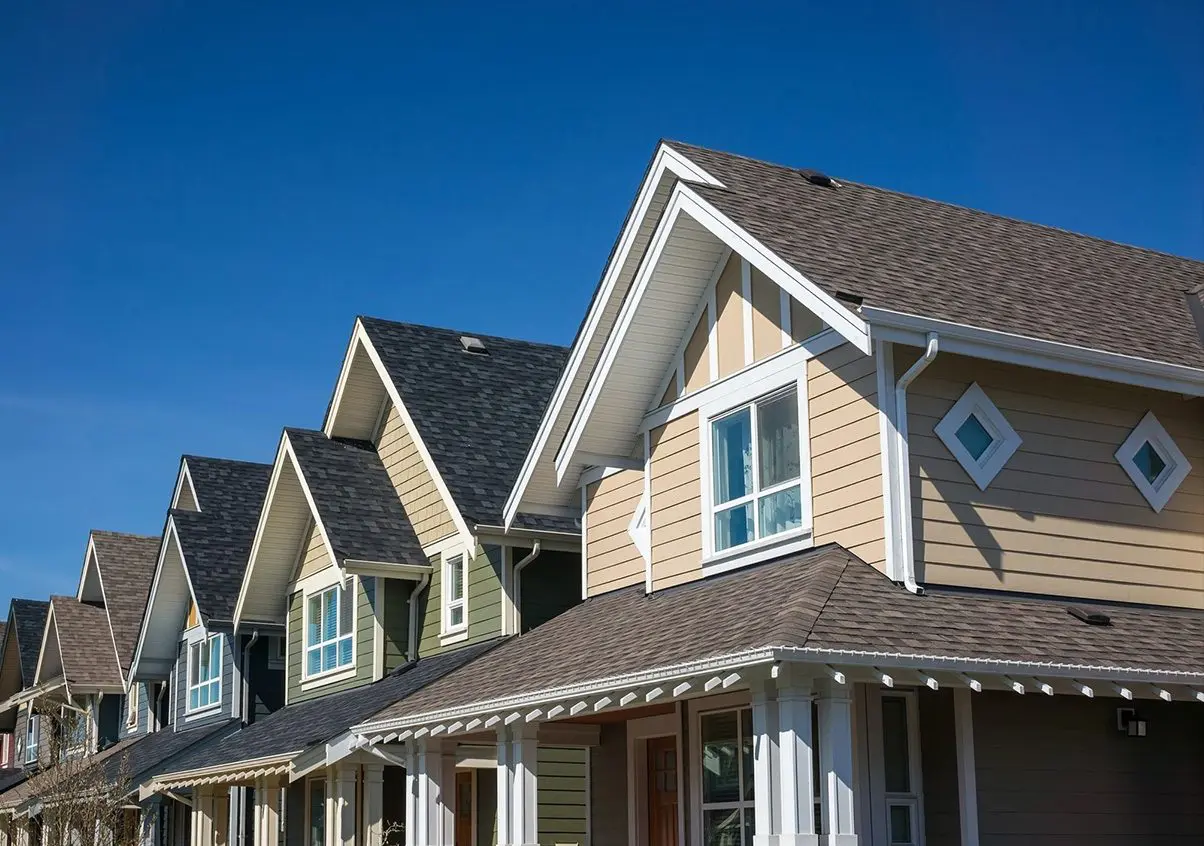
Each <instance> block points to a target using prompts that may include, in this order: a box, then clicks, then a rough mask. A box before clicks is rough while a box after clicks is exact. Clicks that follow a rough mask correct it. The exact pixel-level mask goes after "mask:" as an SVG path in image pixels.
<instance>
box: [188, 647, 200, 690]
mask: <svg viewBox="0 0 1204 846" xmlns="http://www.w3.org/2000/svg"><path fill="white" fill-rule="evenodd" d="M200 671H201V648H200V644H197V643H190V644H188V684H190V685H193V684H196V683H197V682H198V681H200V679H199V677H198V675H197V674H198V673H199V672H200Z"/></svg>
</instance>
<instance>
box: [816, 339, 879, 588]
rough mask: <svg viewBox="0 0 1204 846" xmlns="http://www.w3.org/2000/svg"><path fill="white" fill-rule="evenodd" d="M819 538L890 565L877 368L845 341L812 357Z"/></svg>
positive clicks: (820, 541)
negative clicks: (887, 552) (883, 486)
mask: <svg viewBox="0 0 1204 846" xmlns="http://www.w3.org/2000/svg"><path fill="white" fill-rule="evenodd" d="M807 406H808V417H809V426H810V438H811V503H812V520H813V524H812V525H813V530H814V537H815V544H816V546H819V545H821V544H825V543H838V544H840V545H841V546H843V547H844V548H845V549H847V550H849V551H850V552H852V553H853V554H854V555H857V556H858V557H860V558H861V559H862V560H863V561H865V562H866V563H867V564H871V565H873V566H874V567H877V568H878V569H879V570H883V571H885V567H886V521H885V517H884V514H885V512H884V509H883V504H882V503H883V499H882V448H881V445H880V442H879V432H878V429H879V424H878V394H877V370H876V368H875V365H874V359H873V358H872V357H871V356H867V355H864V354H863V353H862V352H861V351H860V350H858V349H857V348H856V347H854V346H853V345H852V344H842V345H841V346H839V347H836V348H835V349H833V350H829V351H828V352H826V353H823V354H822V355H819V356H817V357H816V358H813V359H811V360H810V361H809V362H807Z"/></svg>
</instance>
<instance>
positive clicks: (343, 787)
mask: <svg viewBox="0 0 1204 846" xmlns="http://www.w3.org/2000/svg"><path fill="white" fill-rule="evenodd" d="M332 769H333V772H331V776H332V778H331V783H332V786H333V788H334V789H333V790H332V791H331V795H330V797H329V798H328V799H327V808H329V810H330V813H329V815H328V816H327V818H326V825H327V830H328V831H329V832H330V836H328V837H327V838H326V846H356V844H355V777H356V775H357V774H358V773H357V770H358V768H357V766H356V765H355V764H339V765H337V766H335V767H333V768H332Z"/></svg>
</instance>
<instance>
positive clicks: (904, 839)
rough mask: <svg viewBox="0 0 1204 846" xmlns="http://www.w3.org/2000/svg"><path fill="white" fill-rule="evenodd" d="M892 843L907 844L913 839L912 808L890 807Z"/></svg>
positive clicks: (904, 806)
mask: <svg viewBox="0 0 1204 846" xmlns="http://www.w3.org/2000/svg"><path fill="white" fill-rule="evenodd" d="M890 842H891V843H892V844H895V843H902V844H907V843H911V842H912V838H911V806H910V805H891V806H890Z"/></svg>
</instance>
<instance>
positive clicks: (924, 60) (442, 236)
mask: <svg viewBox="0 0 1204 846" xmlns="http://www.w3.org/2000/svg"><path fill="white" fill-rule="evenodd" d="M512 5H513V6H515V7H516V8H511V6H512ZM649 5H650V4H642V3H641V4H632V3H603V4H585V3H576V2H569V3H565V2H558V3H549V4H546V5H536V4H494V3H490V4H480V5H479V6H474V5H472V4H466V3H458V4H453V3H424V4H417V3H380V4H375V5H374V4H366V3H365V4H360V3H344V4H333V3H316V2H307V0H292V2H289V3H273V2H268V1H267V0H265V2H259V3H227V2H220V0H215V2H210V3H186V2H183V0H177V2H149V0H124V2H123V0H118V2H114V3H104V4H96V3H84V2H74V3H68V4H63V3H59V2H57V0H42V2H37V3H33V2H20V0H17V2H13V3H10V4H8V6H7V8H6V10H5V18H6V21H5V26H4V27H3V28H0V80H3V82H2V83H0V116H2V117H0V197H3V201H2V202H0V602H2V603H4V606H5V607H7V602H8V598H9V597H10V596H12V595H23V596H32V597H40V596H45V595H47V594H49V593H70V592H72V591H74V589H75V582H76V579H77V577H78V572H79V568H80V565H81V563H82V558H83V553H84V545H85V540H86V537H87V531H88V529H89V528H92V527H98V528H107V529H114V530H119V531H135V532H147V533H157V532H158V531H160V529H161V527H162V522H163V518H164V510H165V508H166V506H167V500H168V497H169V495H170V490H171V485H172V481H173V479H174V476H175V473H176V468H177V461H178V457H179V455H180V453H182V452H193V453H201V454H210V455H219V456H228V457H232V458H244V459H255V460H260V461H269V460H271V455H272V451H273V449H274V447H275V444H276V441H277V437H278V434H279V430H280V427H281V426H283V425H300V426H316V425H318V423H319V422H320V417H321V414H322V411H323V410H324V408H325V405H326V402H327V399H328V398H329V395H330V391H331V389H332V387H333V384H334V380H335V377H336V373H337V370H338V367H339V363H340V357H341V355H342V353H343V349H344V345H345V343H346V340H347V336H348V333H349V332H350V329H351V325H352V321H353V318H354V316H355V315H356V314H357V313H369V314H374V315H379V316H382V317H388V318H393V319H398V320H408V321H415V322H423V323H433V324H438V325H446V326H454V327H456V328H462V329H469V330H475V331H478V332H483V333H496V334H506V335H514V336H518V337H524V338H530V339H535V340H541V341H554V342H561V343H568V342H570V341H571V339H572V336H573V333H574V331H575V330H576V327H577V324H578V322H579V320H580V319H581V316H582V313H583V311H584V309H585V306H586V304H587V302H588V299H589V296H590V293H591V291H592V289H593V286H594V285H595V283H596V282H597V279H598V276H599V273H600V270H601V267H602V264H603V262H604V261H605V258H606V255H607V252H608V251H609V249H610V246H611V243H612V241H613V239H614V237H615V234H616V232H617V229H618V226H619V225H620V223H621V220H622V216H623V214H624V213H625V212H626V209H627V206H628V204H629V202H630V201H631V197H632V195H633V193H634V191H635V188H636V186H637V183H638V180H639V178H640V175H641V173H642V171H643V168H644V165H645V164H646V162H647V159H648V157H649V156H650V154H651V152H652V149H653V146H654V144H655V142H656V140H657V138H659V137H661V136H668V137H675V138H680V139H683V140H688V141H692V142H695V143H700V144H705V145H710V146H715V147H719V148H723V149H729V150H733V151H737V152H741V153H746V154H749V155H753V156H758V157H763V158H769V159H774V160H778V161H783V162H786V163H789V164H795V165H800V166H810V167H816V168H819V169H823V170H825V171H827V172H829V173H832V174H834V175H837V176H843V177H845V178H848V179H856V180H859V181H863V182H869V183H873V184H878V185H882V186H886V187H890V188H896V189H901V190H904V191H909V192H912V193H916V194H922V195H925V196H931V197H936V198H939V199H943V200H948V201H952V202H957V203H962V204H966V205H971V206H976V207H979V208H983V209H987V210H990V211H994V212H999V213H1003V214H1007V215H1012V216H1017V217H1022V218H1027V219H1031V220H1036V221H1039V222H1043V223H1049V224H1054V225H1057V226H1062V227H1065V228H1069V229H1074V230H1080V231H1083V232H1088V233H1091V234H1094V235H1099V236H1102V237H1105V238H1111V239H1116V240H1120V241H1125V242H1130V243H1137V244H1141V245H1144V246H1149V247H1153V248H1156V249H1160V250H1166V251H1170V252H1175V253H1179V254H1185V255H1190V256H1193V257H1197V258H1204V5H1202V4H1200V3H1198V2H1194V0H1183V2H1158V0H1153V1H1151V0H1146V2H1132V3H1121V2H1090V3H1089V2H1086V0H1084V2H1081V3H1069V2H1067V3H1050V2H1048V0H1046V1H1045V2H1036V3H1029V2H1007V3H1004V2H999V3H982V2H980V3H962V2H948V3H936V2H915V3H899V4H886V3H866V4H863V3H858V2H851V1H850V2H842V3H838V4H833V3H800V2H791V3H784V4H780V5H766V4H760V3H743V4H730V3H725V4H708V3H689V4H680V5H657V6H656V7H655V8H646V7H647V6H649ZM892 5H893V8H887V7H888V6H892ZM968 7H973V8H968Z"/></svg>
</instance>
